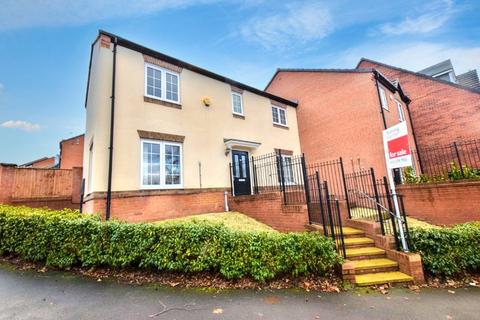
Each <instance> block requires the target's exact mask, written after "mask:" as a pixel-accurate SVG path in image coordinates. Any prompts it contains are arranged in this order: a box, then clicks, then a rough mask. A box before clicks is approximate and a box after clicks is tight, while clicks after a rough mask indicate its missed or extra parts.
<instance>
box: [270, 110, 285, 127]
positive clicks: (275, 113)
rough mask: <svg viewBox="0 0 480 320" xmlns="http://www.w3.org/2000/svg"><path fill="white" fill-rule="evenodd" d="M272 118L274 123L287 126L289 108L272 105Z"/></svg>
mask: <svg viewBox="0 0 480 320" xmlns="http://www.w3.org/2000/svg"><path fill="white" fill-rule="evenodd" d="M272 119H273V123H274V124H277V125H280V126H286V125H287V110H285V109H284V108H280V107H277V106H272Z"/></svg>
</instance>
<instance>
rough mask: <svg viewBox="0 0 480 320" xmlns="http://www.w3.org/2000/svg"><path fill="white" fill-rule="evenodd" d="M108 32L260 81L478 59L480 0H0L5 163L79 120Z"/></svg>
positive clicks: (53, 147)
mask: <svg viewBox="0 0 480 320" xmlns="http://www.w3.org/2000/svg"><path fill="white" fill-rule="evenodd" d="M99 29H103V30H106V31H109V32H112V33H115V34H117V35H119V36H121V37H123V38H126V39H129V40H131V41H134V42H137V43H139V44H142V45H144V46H147V47H150V48H152V49H154V50H157V51H160V52H162V53H165V54H168V55H171V56H174V57H176V58H179V59H181V60H184V61H187V62H189V63H192V64H195V65H198V66H200V67H203V68H206V69H208V70H211V71H213V72H216V73H219V74H221V75H224V76H227V77H229V78H232V79H235V80H237V81H240V82H243V83H246V84H249V85H251V86H254V87H257V88H259V89H264V88H265V85H266V84H267V83H268V81H269V80H270V78H271V76H272V75H273V73H274V72H275V70H276V69H277V68H354V67H355V66H356V64H357V63H358V61H359V59H360V58H362V57H366V58H370V59H373V60H377V61H381V62H384V63H387V64H393V65H395V66H398V67H402V68H406V69H410V70H413V71H418V70H420V69H422V68H425V67H428V66H430V65H432V64H435V63H437V62H440V61H442V60H445V59H448V58H450V59H452V62H453V65H454V68H455V71H456V72H457V74H458V73H463V72H465V71H468V70H471V69H478V68H479V67H480V36H479V35H480V1H478V0H477V1H475V0H474V1H454V0H423V1H413V0H403V1H370V0H363V1H344V0H336V1H331V0H329V1H275V0H271V1H270V0H244V1H240V0H163V1H162V0H137V1H129V0H76V1H67V0H43V1H38V0H37V1H34V0H0V162H3V163H17V164H21V163H25V162H28V161H31V160H34V159H37V158H41V157H44V156H52V155H56V154H58V153H59V146H58V143H59V141H60V140H61V139H65V138H68V137H71V136H74V135H77V134H80V133H83V131H84V127H85V109H84V100H85V88H86V81H87V72H88V62H89V53H90V45H91V43H92V41H93V40H94V39H95V37H96V36H97V34H98V30H99Z"/></svg>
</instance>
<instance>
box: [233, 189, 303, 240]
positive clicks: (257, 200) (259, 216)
mask: <svg viewBox="0 0 480 320" xmlns="http://www.w3.org/2000/svg"><path fill="white" fill-rule="evenodd" d="M228 203H229V206H230V210H232V211H238V212H241V213H243V214H246V215H247V216H249V217H251V218H253V219H255V220H258V221H260V222H263V223H265V224H266V225H269V226H271V227H272V228H274V229H276V230H278V231H305V230H306V225H308V210H307V205H305V204H299V205H283V202H282V196H281V194H280V192H275V193H266V194H259V195H252V196H237V197H229V200H228Z"/></svg>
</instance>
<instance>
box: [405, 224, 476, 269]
mask: <svg viewBox="0 0 480 320" xmlns="http://www.w3.org/2000/svg"><path fill="white" fill-rule="evenodd" d="M410 234H411V239H412V251H415V252H418V253H420V255H421V256H422V260H423V265H424V268H425V270H426V271H428V272H430V273H432V274H434V275H439V276H455V275H461V274H463V273H478V272H480V223H479V222H474V223H466V224H461V225H457V226H454V227H451V228H440V229H421V228H414V229H412V230H411V232H410Z"/></svg>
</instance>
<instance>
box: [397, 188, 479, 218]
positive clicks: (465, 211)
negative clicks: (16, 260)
mask: <svg viewBox="0 0 480 320" xmlns="http://www.w3.org/2000/svg"><path fill="white" fill-rule="evenodd" d="M397 191H398V193H399V194H401V195H403V197H404V200H403V201H404V205H405V212H406V213H407V214H408V215H409V216H411V217H413V218H417V219H420V220H423V221H426V222H429V223H432V224H437V225H452V224H457V223H464V222H469V221H480V181H468V182H448V183H439V184H418V185H402V186H399V187H398V190H397Z"/></svg>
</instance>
